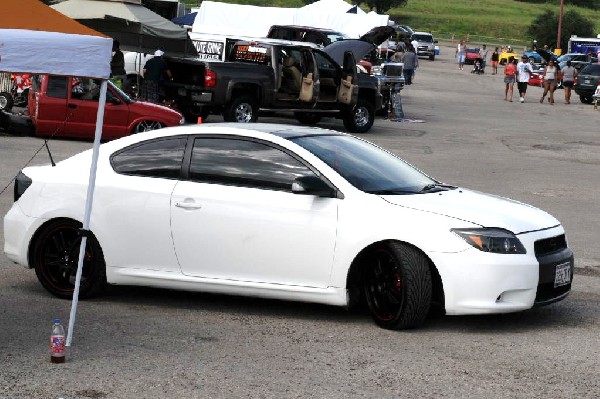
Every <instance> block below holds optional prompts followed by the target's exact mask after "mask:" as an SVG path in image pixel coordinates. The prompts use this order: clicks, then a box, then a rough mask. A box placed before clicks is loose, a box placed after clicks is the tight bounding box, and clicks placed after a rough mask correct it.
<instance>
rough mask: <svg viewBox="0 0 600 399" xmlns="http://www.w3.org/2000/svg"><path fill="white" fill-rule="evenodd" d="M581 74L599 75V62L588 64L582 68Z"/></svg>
mask: <svg viewBox="0 0 600 399" xmlns="http://www.w3.org/2000/svg"><path fill="white" fill-rule="evenodd" d="M581 74H582V75H594V76H599V75H600V65H597V64H592V65H586V66H585V67H584V68H583V69H582V70H581Z"/></svg>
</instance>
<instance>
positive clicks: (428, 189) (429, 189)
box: [419, 183, 457, 193]
mask: <svg viewBox="0 0 600 399" xmlns="http://www.w3.org/2000/svg"><path fill="white" fill-rule="evenodd" d="M456 188H457V187H456V186H452V185H450V184H443V183H431V184H427V185H426V186H425V187H423V188H422V189H421V191H419V192H420V193H433V192H436V191H447V190H454V189H456Z"/></svg>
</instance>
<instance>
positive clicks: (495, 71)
mask: <svg viewBox="0 0 600 399" xmlns="http://www.w3.org/2000/svg"><path fill="white" fill-rule="evenodd" d="M499 59H500V53H498V47H496V49H494V52H493V53H492V71H493V72H492V75H497V74H498V60H499Z"/></svg>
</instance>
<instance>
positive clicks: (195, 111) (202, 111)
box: [183, 105, 210, 123]
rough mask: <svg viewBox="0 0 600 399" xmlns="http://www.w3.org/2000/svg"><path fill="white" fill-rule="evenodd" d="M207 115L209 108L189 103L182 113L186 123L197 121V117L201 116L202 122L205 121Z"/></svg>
mask: <svg viewBox="0 0 600 399" xmlns="http://www.w3.org/2000/svg"><path fill="white" fill-rule="evenodd" d="M209 115H210V109H208V108H200V107H197V106H195V105H190V106H189V107H187V109H186V112H185V113H184V114H183V116H184V117H185V120H186V121H187V122H188V123H196V122H197V121H198V117H201V118H202V122H206V120H207V119H208V116H209Z"/></svg>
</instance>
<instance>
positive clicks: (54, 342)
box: [50, 319, 65, 363]
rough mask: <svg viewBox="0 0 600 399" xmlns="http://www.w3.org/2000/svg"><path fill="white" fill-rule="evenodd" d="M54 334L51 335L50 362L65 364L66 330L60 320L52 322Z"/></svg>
mask: <svg viewBox="0 0 600 399" xmlns="http://www.w3.org/2000/svg"><path fill="white" fill-rule="evenodd" d="M52 323H53V324H52V334H50V362H51V363H64V362H65V329H64V328H63V326H62V324H60V319H54V321H53V322H52Z"/></svg>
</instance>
